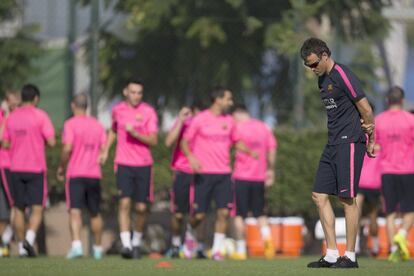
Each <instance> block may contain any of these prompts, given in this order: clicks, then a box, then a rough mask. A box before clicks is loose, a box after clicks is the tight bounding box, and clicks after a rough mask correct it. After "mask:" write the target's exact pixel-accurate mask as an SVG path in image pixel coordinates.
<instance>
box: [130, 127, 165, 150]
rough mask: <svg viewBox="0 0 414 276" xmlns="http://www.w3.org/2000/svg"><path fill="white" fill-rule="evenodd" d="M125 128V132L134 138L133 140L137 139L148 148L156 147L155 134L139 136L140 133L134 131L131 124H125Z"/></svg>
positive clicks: (156, 138) (156, 136)
mask: <svg viewBox="0 0 414 276" xmlns="http://www.w3.org/2000/svg"><path fill="white" fill-rule="evenodd" d="M125 127H126V131H127V132H128V133H129V134H130V135H131V136H132V137H134V138H135V139H137V140H138V141H140V142H141V143H144V144H146V145H148V146H156V145H157V144H158V135H157V133H153V134H149V135H145V134H141V133H139V132H138V131H136V130H135V129H134V127H133V126H132V124H127V125H126V126H125Z"/></svg>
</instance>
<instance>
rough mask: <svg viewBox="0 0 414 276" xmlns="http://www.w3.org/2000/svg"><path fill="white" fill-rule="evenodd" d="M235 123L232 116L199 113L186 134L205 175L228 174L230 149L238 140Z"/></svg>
mask: <svg viewBox="0 0 414 276" xmlns="http://www.w3.org/2000/svg"><path fill="white" fill-rule="evenodd" d="M234 127H235V123H234V120H233V117H231V116H230V115H219V116H216V115H214V114H213V113H211V111H210V110H209V109H207V110H205V111H202V112H200V113H198V114H197V115H196V116H195V117H194V119H193V120H192V122H191V125H190V127H189V128H188V129H187V130H186V132H185V133H184V138H185V139H186V140H188V141H189V142H190V144H191V145H192V147H193V154H194V156H195V158H197V160H198V161H199V162H200V165H201V171H200V173H203V174H228V173H231V168H230V149H231V146H232V145H233V144H234V142H235V141H237V140H238V138H237V137H236V136H235V133H234Z"/></svg>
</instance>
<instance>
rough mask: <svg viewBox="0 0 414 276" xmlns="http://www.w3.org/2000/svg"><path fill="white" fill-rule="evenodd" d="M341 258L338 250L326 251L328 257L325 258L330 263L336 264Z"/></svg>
mask: <svg viewBox="0 0 414 276" xmlns="http://www.w3.org/2000/svg"><path fill="white" fill-rule="evenodd" d="M338 258H339V251H338V249H329V248H328V249H326V255H325V257H323V259H324V260H325V261H327V262H328V263H336V261H337V259H338Z"/></svg>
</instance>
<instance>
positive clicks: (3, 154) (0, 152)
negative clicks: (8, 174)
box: [0, 110, 10, 169]
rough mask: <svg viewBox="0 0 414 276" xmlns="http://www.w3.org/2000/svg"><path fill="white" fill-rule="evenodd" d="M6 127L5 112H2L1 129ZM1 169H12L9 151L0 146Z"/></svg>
mask: <svg viewBox="0 0 414 276" xmlns="http://www.w3.org/2000/svg"><path fill="white" fill-rule="evenodd" d="M5 125H6V116H5V114H4V111H3V110H0V128H3V130H4V127H5ZM1 135H2V134H1ZM0 168H1V169H10V153H9V150H7V149H4V148H3V147H1V145H0Z"/></svg>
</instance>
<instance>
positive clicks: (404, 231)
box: [398, 229, 407, 238]
mask: <svg viewBox="0 0 414 276" xmlns="http://www.w3.org/2000/svg"><path fill="white" fill-rule="evenodd" d="M398 234H400V235H401V236H403V237H404V238H406V237H407V230H405V229H400V230H398Z"/></svg>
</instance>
